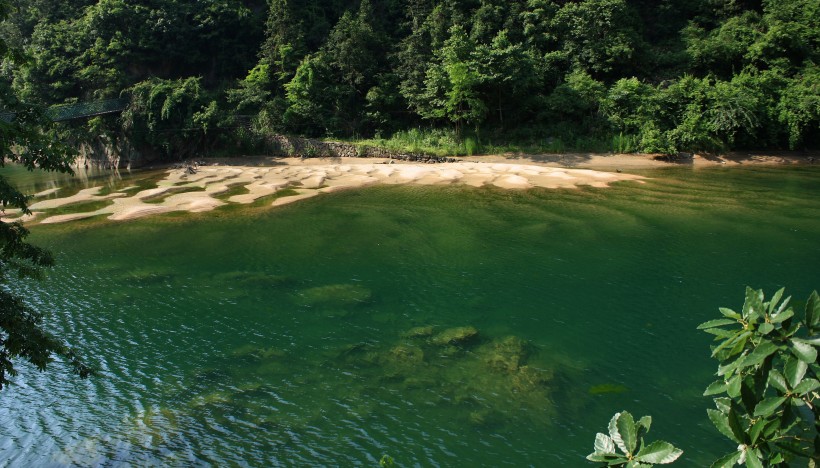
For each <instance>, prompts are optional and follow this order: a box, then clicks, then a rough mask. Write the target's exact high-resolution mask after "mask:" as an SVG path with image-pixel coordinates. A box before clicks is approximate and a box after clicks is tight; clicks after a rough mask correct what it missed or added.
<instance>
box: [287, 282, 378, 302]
mask: <svg viewBox="0 0 820 468" xmlns="http://www.w3.org/2000/svg"><path fill="white" fill-rule="evenodd" d="M371 296H372V293H371V291H370V290H369V289H367V288H365V287H364V286H359V285H358V284H330V285H327V286H318V287H315V288H309V289H305V290H302V291H301V292H300V293H299V294H298V295H297V296H296V298H295V300H296V302H297V303H299V304H301V305H306V306H350V305H357V304H362V303H365V302H368V301H369V300H370V297H371Z"/></svg>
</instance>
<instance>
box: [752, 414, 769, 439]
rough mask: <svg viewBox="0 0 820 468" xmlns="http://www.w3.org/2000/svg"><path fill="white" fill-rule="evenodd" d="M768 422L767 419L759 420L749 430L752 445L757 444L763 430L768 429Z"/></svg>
mask: <svg viewBox="0 0 820 468" xmlns="http://www.w3.org/2000/svg"><path fill="white" fill-rule="evenodd" d="M767 422H768V421H766V420H765V419H759V420H758V421H757V422H756V423H754V424H753V425H752V427H751V428H750V429H749V440H750V441H751V442H752V444H756V443H757V439H758V437H760V432H761V431H762V430H763V428H764V427H766V423H767Z"/></svg>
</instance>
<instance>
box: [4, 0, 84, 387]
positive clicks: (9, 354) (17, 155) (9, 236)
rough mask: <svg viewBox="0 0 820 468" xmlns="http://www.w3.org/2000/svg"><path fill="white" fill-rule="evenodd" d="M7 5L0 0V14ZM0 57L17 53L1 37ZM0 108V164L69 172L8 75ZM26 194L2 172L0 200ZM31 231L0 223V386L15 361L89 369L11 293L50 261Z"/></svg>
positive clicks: (60, 148) (14, 201)
mask: <svg viewBox="0 0 820 468" xmlns="http://www.w3.org/2000/svg"><path fill="white" fill-rule="evenodd" d="M9 11H10V9H9V4H8V3H7V2H5V1H3V0H0V19H3V18H4V17H5V16H6V15H7V14H8V12H9ZM0 56H3V57H4V58H6V59H8V60H12V61H16V60H19V55H18V54H16V53H15V52H14V51H13V50H12V48H10V47H8V46H7V44H6V42H5V41H4V40H3V39H2V38H0ZM0 109H2V110H5V111H10V112H12V113H13V114H5V115H4V116H0V166H4V165H5V164H6V163H7V162H14V163H17V164H22V165H24V166H25V167H26V168H27V169H29V170H34V169H44V170H51V171H60V172H69V173H70V172H71V166H70V164H71V162H72V161H73V153H71V152H70V151H69V150H68V148H66V147H65V146H64V145H62V144H60V143H59V142H56V141H54V140H53V139H52V137H53V135H52V134H49V133H48V128H49V125H50V121H49V120H48V119H47V118H46V117H45V116H44V115H43V113H42V112H41V111H40V110H39V109H38V108H36V107H32V106H30V105H25V104H23V103H21V102H20V101H19V100H18V99H17V98H16V97H15V96H14V95H13V94H12V92H11V89H10V87H9V84H8V81H7V80H0ZM27 201H28V197H26V196H25V195H23V194H22V193H20V191H19V190H17V189H16V188H14V187H13V186H11V185H10V184H9V183H8V181H7V180H6V179H5V178H3V177H0V204H2V207H3V208H4V209H5V208H6V207H14V208H19V209H20V210H22V211H23V212H24V213H29V211H28V208H27ZM28 234H29V232H28V230H27V229H26V228H24V227H23V225H22V224H21V223H19V222H16V223H6V222H0V285H2V286H0V389H2V388H3V386H5V385H8V384H9V383H10V381H9V377H11V376H14V375H16V374H17V371H16V370H15V368H14V361H15V360H17V359H24V360H26V361H28V362H30V363H31V364H33V365H34V366H35V367H37V368H38V369H40V370H44V369H45V368H46V365H47V364H48V363H50V362H52V361H53V359H54V355H58V356H61V357H63V358H64V359H66V360H67V361H68V363H69V364H70V365H71V366H72V368H73V370H74V372H75V373H77V374H78V375H80V376H81V377H86V376H88V375H89V373H90V369H89V368H88V367H87V366H86V365H85V364H84V363H83V362H82V361H81V360H80V359H79V357H78V356H77V354H75V352H74V351H73V350H71V349H70V348H68V347H67V346H66V345H65V344H64V343H63V342H62V341H61V340H59V339H58V338H57V337H55V336H53V335H52V334H50V333H48V332H47V331H46V330H45V329H44V327H43V323H42V315H41V314H40V313H38V312H37V311H35V310H33V309H32V308H30V307H29V306H28V305H27V304H26V303H25V302H24V301H23V300H22V299H21V298H20V297H18V296H17V295H15V294H13V292H12V291H13V286H12V285H10V284H9V280H10V277H11V276H12V275H15V274H16V276H18V277H19V278H21V279H22V278H37V277H38V276H39V275H40V273H41V271H42V269H43V268H44V267H48V266H51V265H53V263H54V258H53V257H52V256H51V254H50V253H49V252H48V251H46V250H43V249H41V248H39V247H36V246H34V245H32V244H29V243H28V242H26V237H27V236H28Z"/></svg>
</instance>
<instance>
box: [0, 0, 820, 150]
mask: <svg viewBox="0 0 820 468" xmlns="http://www.w3.org/2000/svg"><path fill="white" fill-rule="evenodd" d="M15 5H16V8H15V9H9V10H8V11H9V12H10V14H11V19H12V21H8V22H5V23H4V24H2V25H0V35H2V36H3V37H6V38H8V40H11V41H13V43H14V44H19V45H20V46H21V47H25V52H26V53H27V54H28V57H29V59H28V60H27V61H26V62H25V64H24V65H23V64H22V62H20V61H18V63H17V64H16V65H9V62H8V61H6V63H5V64H4V65H2V66H0V69H2V70H3V73H4V77H7V78H8V79H10V80H12V81H13V88H14V91H15V93H16V95H17V96H18V98H19V99H20V100H22V101H23V102H28V103H37V104H40V105H53V104H62V103H70V102H75V101H83V100H88V99H100V98H108V97H115V96H118V95H120V93H121V92H122V91H123V90H125V89H131V88H135V87H137V86H138V84H139V83H143V82H150V81H151V80H157V79H158V80H165V81H168V82H173V81H176V80H183V81H184V80H188V79H192V78H191V77H194V78H196V79H198V80H199V87H200V94H201V95H202V96H207V99H205V100H204V102H202V103H201V104H198V105H201V106H203V107H204V108H207V109H210V111H208V112H206V114H208V117H207V119H212V117H213V119H212V120H209V121H208V122H206V123H205V124H204V125H199V124H197V125H191V126H188V127H184V128H193V127H197V128H201V127H202V128H204V127H207V128H208V129H209V132H211V133H212V134H213V133H214V132H212V130H213V129H214V128H216V127H226V126H236V119H238V120H239V121H241V122H243V125H242V127H243V128H242V129H241V130H237V131H235V132H219V136H218V138H211V137H209V138H206V139H204V140H205V141H200V140H202V139H201V138H200V137H201V136H202V134H199V137H195V138H194V145H193V146H194V147H198V148H206V149H214V148H222V149H223V150H227V151H230V150H231V149H234V150H235V149H236V148H237V147H239V146H242V147H243V148H244V147H246V146H247V144H248V143H249V142H253V141H256V142H259V141H262V140H263V139H264V137H265V136H269V135H271V134H274V133H297V134H307V135H312V136H341V137H346V138H351V137H352V138H358V137H360V136H364V137H370V136H373V135H376V134H379V135H389V134H392V133H395V132H396V131H399V130H407V129H411V128H415V127H418V126H419V125H424V126H430V125H432V126H434V127H437V128H447V127H451V128H453V129H455V131H456V133H457V135H458V136H459V138H463V137H464V135H465V134H467V133H470V132H473V133H476V134H478V133H481V134H482V135H486V134H488V133H493V132H495V133H507V134H516V133H524V134H527V133H538V134H539V137H538V138H539V139H541V140H546V139H550V140H549V141H553V142H554V141H559V140H560V141H562V142H565V143H566V146H567V147H574V148H580V147H585V148H589V149H599V150H600V149H604V150H606V149H612V150H616V151H643V152H660V153H675V152H678V151H695V152H716V151H727V150H735V149H786V148H789V149H816V148H818V145H820V132H818V128H820V117H818V115H819V114H820V111H818V98H817V96H818V95H820V93H819V92H818V89H817V87H818V84H817V82H818V79H817V76H818V72H817V64H818V63H820V52H818V46H820V28H818V26H817V24H818V22H817V17H818V15H820V4H818V2H817V0H777V1H775V0H756V1H740V0H731V1H713V0H683V1H679V2H671V1H662V2H649V1H644V0H572V1H563V0H562V1H557V0H512V1H501V0H471V1H460V0H459V1H456V0H410V1H407V2H398V1H394V0H390V1H384V0H362V1H358V0H357V1H347V0H345V1H333V2H323V1H320V0H268V1H262V0H245V1H242V2H236V1H232V0H203V1H200V2H194V3H192V2H183V1H180V0H169V1H160V0H145V1H140V2H128V1H125V0H99V1H92V0H66V1H64V2H56V3H55V2H47V1H45V0H17V1H16V2H15ZM257 52H258V53H257ZM132 110H133V111H136V110H137V108H136V107H135V108H133V109H132ZM211 111H214V112H215V111H218V112H219V113H220V114H221V115H219V116H218V117H217V115H216V114H215V113H214V112H211ZM193 112H199V109H198V108H197V110H195V111H193ZM192 115H193V114H191V116H192ZM234 115H236V116H237V117H236V119H234V117H233V116H234ZM140 119H142V120H145V119H148V116H137V115H136V114H133V113H132V115H131V118H130V120H126V121H125V123H126V124H128V123H130V122H133V121H135V120H140ZM201 120H202V119H201V118H200V121H201ZM247 122H250V123H251V125H244V123H247ZM60 128H61V131H62V132H63V134H64V135H65V136H67V137H70V139H71V140H73V141H83V140H87V139H89V138H94V137H97V136H99V135H100V133H103V134H106V135H107V136H109V137H111V138H112V139H116V138H118V137H119V136H120V135H121V134H122V130H123V129H122V127H121V122H120V121H117V120H116V119H115V118H107V119H98V120H96V121H95V122H93V123H88V124H87V123H84V122H79V123H78V122H74V123H68V124H62V125H61V126H60ZM155 128H156V129H157V130H152V129H148V128H147V127H146V130H145V131H146V132H154V133H156V132H167V131H170V129H171V128H175V127H167V128H165V129H161V126H156V127H155ZM522 128H523V130H522ZM127 130H128V132H129V134H131V135H134V132H133V130H134V129H133V128H128V129H127ZM184 132H189V130H184ZM168 138H169V137H168V136H167V135H151V136H147V137H146V138H145V140H152V141H154V143H152V145H153V146H154V147H155V150H154V153H156V154H157V155H158V156H161V157H172V158H174V157H176V156H177V154H176V153H175V152H173V151H172V152H169V151H168V150H166V149H162V150H161V151H160V150H157V149H156V147H158V148H166V147H167V146H168V145H164V144H162V141H163V140H167V139H168ZM517 144H518V145H519V146H525V145H529V144H530V139H529V138H527V139H525V141H521V142H517ZM175 146H178V145H177V144H172V145H171V147H175ZM539 146H544V145H540V144H539ZM559 146H560V145H559ZM172 153H173V154H172Z"/></svg>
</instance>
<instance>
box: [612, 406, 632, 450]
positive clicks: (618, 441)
mask: <svg viewBox="0 0 820 468" xmlns="http://www.w3.org/2000/svg"><path fill="white" fill-rule="evenodd" d="M621 414H623V413H615V415H613V416H612V419H610V420H609V425H608V426H607V429H608V430H609V437H611V438H612V441H613V442H615V445H617V446H618V448H620V449H621V451H622V452H623V453H625V454H626V453H628V450H627V448H626V444H624V440H623V438H622V437H621V433H620V431H619V430H618V419H619V418H620V417H621Z"/></svg>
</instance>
